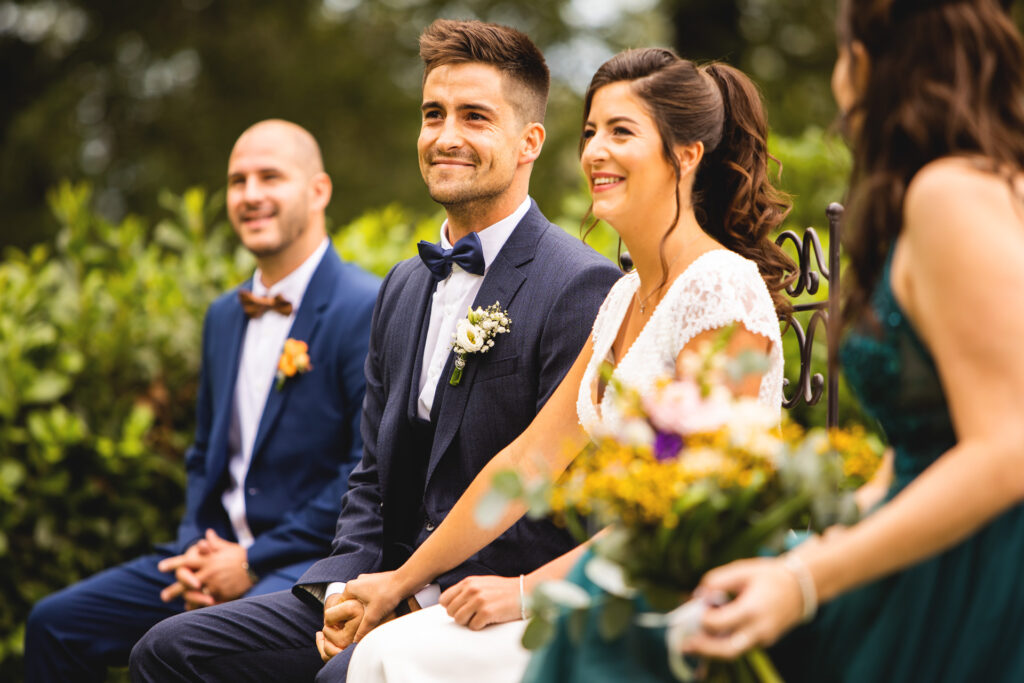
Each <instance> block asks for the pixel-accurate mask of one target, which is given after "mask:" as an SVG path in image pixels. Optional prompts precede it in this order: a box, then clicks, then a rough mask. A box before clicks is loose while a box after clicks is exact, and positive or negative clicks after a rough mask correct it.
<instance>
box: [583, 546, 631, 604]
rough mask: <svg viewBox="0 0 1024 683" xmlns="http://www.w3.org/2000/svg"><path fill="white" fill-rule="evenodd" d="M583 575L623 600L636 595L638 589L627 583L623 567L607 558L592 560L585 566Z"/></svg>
mask: <svg viewBox="0 0 1024 683" xmlns="http://www.w3.org/2000/svg"><path fill="white" fill-rule="evenodd" d="M583 573H584V574H586V576H587V578H588V579H590V580H591V581H593V582H594V583H595V584H596V585H597V586H598V587H599V588H600V589H601V590H603V591H604V592H606V593H610V594H611V595H614V596H618V597H622V598H632V597H633V596H634V595H636V589H635V588H634V587H632V586H630V585H629V583H628V582H627V581H626V573H625V572H624V571H623V569H622V566H621V565H619V564H616V563H615V562H612V561H611V560H609V559H607V558H604V557H601V556H599V555H598V556H594V557H592V558H590V559H589V560H588V561H587V563H586V564H585V565H584V566H583Z"/></svg>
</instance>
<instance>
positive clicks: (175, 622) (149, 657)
mask: <svg viewBox="0 0 1024 683" xmlns="http://www.w3.org/2000/svg"><path fill="white" fill-rule="evenodd" d="M184 616H186V615H184V614H181V615H177V616H176V617H170V618H168V619H164V620H163V621H161V622H159V623H157V624H156V625H154V626H153V627H152V628H151V629H149V630H148V631H146V633H145V635H143V636H142V638H140V639H139V641H138V642H137V643H135V647H133V648H132V652H131V655H129V657H128V667H129V669H130V671H131V673H132V680H149V676H147V675H146V674H147V673H148V672H153V671H154V670H158V669H159V670H166V669H168V668H169V669H172V670H177V669H178V668H179V667H178V666H177V665H176V662H177V661H178V659H179V657H180V654H179V653H180V650H179V648H178V647H177V646H179V645H180V644H181V643H182V641H183V640H184V637H185V636H186V635H187V633H188V631H187V630H185V629H182V628H181V627H180V626H179V622H180V621H181V619H179V618H178V617H184Z"/></svg>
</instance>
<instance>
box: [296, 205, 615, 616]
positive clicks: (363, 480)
mask: <svg viewBox="0 0 1024 683" xmlns="http://www.w3.org/2000/svg"><path fill="white" fill-rule="evenodd" d="M620 276H621V273H620V272H619V270H618V269H617V268H615V267H614V266H613V265H612V264H611V263H610V262H609V261H608V260H607V259H605V258H604V257H602V256H600V255H599V254H597V252H595V251H594V250H593V249H591V248H590V247H588V246H586V245H585V244H583V243H582V242H580V241H579V240H577V239H575V238H573V237H570V236H569V235H567V234H566V233H565V232H564V231H563V230H562V229H561V228H559V227H557V226H555V225H552V224H551V223H549V222H548V221H547V219H545V218H544V216H543V215H542V214H541V213H540V211H539V210H538V209H537V206H536V204H534V205H533V206H532V207H531V208H530V211H529V212H528V213H527V214H526V216H525V217H524V218H523V220H522V221H521V222H520V223H519V225H518V226H517V227H516V229H515V230H514V231H513V232H512V235H511V236H510V237H509V238H508V241H507V242H506V243H505V245H504V247H502V249H501V251H500V252H499V253H498V254H497V256H496V257H495V259H494V261H493V263H491V265H490V268H489V269H488V271H487V275H486V277H485V278H484V281H483V284H482V286H481V288H480V292H479V294H478V295H477V297H476V300H475V302H474V304H473V305H474V306H478V305H479V306H488V305H490V304H493V303H494V302H495V301H497V302H498V303H500V304H501V306H502V307H503V308H505V309H507V310H508V312H509V317H510V318H511V321H512V325H511V331H510V332H508V333H507V334H503V335H501V336H499V337H497V338H496V340H495V346H494V348H493V349H491V350H490V351H489V352H488V353H486V354H478V355H470V356H467V360H466V368H465V371H464V373H463V376H462V381H461V382H460V384H459V385H458V386H454V387H453V386H449V385H448V384H447V381H448V377H449V375H450V373H451V367H452V359H453V357H454V356H450V357H449V359H448V363H447V365H446V367H445V370H444V372H443V373H442V375H441V379H440V380H439V383H440V384H439V388H438V392H437V395H436V398H435V405H434V409H433V415H432V417H433V419H432V422H433V423H434V425H435V434H434V439H433V443H432V445H428V446H429V448H425V447H424V445H423V444H422V443H417V434H418V433H419V432H417V431H416V429H415V426H414V424H413V422H412V420H411V416H414V415H415V414H416V401H417V398H418V385H419V377H420V368H421V367H422V362H423V358H422V356H423V344H424V341H423V339H422V337H421V331H423V332H425V327H426V324H425V317H426V316H427V315H428V309H429V305H430V298H431V294H432V292H433V290H434V282H433V280H432V279H431V275H430V273H429V271H428V270H427V269H426V267H425V266H424V265H423V263H422V262H421V261H420V259H419V258H413V259H410V260H408V261H403V262H402V263H399V264H398V265H397V266H395V267H394V268H393V269H392V270H391V272H390V273H389V274H388V276H387V277H386V278H385V280H384V284H383V285H382V286H381V291H380V295H379V296H378V299H377V305H376V309H375V310H374V317H373V329H372V332H371V335H370V352H369V354H368V356H367V358H366V381H367V391H366V400H365V402H364V408H363V421H362V434H363V442H364V446H363V459H362V461H361V463H360V464H359V466H358V467H357V468H356V469H355V471H354V472H353V473H352V477H351V478H350V480H349V489H348V492H347V493H346V494H345V498H344V500H343V502H342V511H341V516H340V518H339V519H338V527H337V534H336V536H335V538H334V546H333V552H332V555H331V557H329V558H326V559H324V560H321V561H320V562H318V563H316V564H315V565H313V567H311V568H310V570H309V571H307V572H306V574H305V575H304V576H303V577H302V578H301V579H300V580H299V583H298V584H297V585H296V587H295V593H296V595H298V596H299V597H300V598H302V599H304V600H306V601H309V602H310V603H311V604H314V603H315V602H316V599H315V598H314V597H312V594H311V593H310V592H309V591H308V590H306V589H303V588H302V586H303V585H308V584H323V583H328V582H331V581H348V580H350V579H353V578H355V577H356V576H358V575H359V574H360V573H362V572H376V571H381V570H387V569H393V568H395V566H397V565H398V564H400V563H401V562H402V561H404V559H405V557H406V556H407V555H408V553H409V552H410V551H411V550H412V549H413V548H414V547H418V546H419V544H421V543H422V542H423V541H424V540H425V539H426V538H427V536H428V535H429V533H430V532H431V531H432V530H433V529H434V527H435V526H436V525H437V524H439V523H440V522H441V520H443V519H444V517H445V516H446V515H447V514H448V512H449V511H450V510H451V508H452V506H453V505H454V504H455V502H456V500H458V498H459V496H460V495H461V494H462V492H463V491H464V490H465V489H466V487H467V486H468V485H469V483H470V482H471V481H472V480H473V478H474V477H475V476H476V474H477V473H478V472H479V471H480V469H481V468H483V466H484V465H485V464H486V463H487V462H488V461H489V460H490V459H491V457H493V456H494V455H495V454H496V453H497V452H498V451H499V450H501V449H502V448H503V447H504V446H506V445H507V444H508V443H510V442H511V441H513V440H514V439H515V437H516V436H517V435H518V434H519V433H520V432H521V431H522V430H523V429H524V428H525V427H526V426H527V425H529V424H530V422H531V421H532V419H533V417H534V416H535V415H536V413H537V411H538V410H539V409H540V407H541V406H542V405H543V404H544V402H545V401H546V400H547V399H548V398H549V397H550V396H551V393H552V392H553V391H554V389H555V388H556V387H557V386H558V384H559V382H560V381H561V380H562V378H563V377H564V375H565V373H566V372H568V370H569V368H570V366H571V365H572V363H573V361H575V359H576V357H577V355H578V354H579V351H580V349H581V348H582V347H583V343H584V341H585V340H586V339H587V336H588V335H589V333H590V331H591V327H592V325H593V321H594V318H595V316H596V315H597V310H598V308H599V307H600V305H601V302H602V301H603V300H604V297H605V295H606V294H607V292H608V289H609V288H610V287H611V285H612V284H613V283H614V282H615V281H616V280H617V279H618V278H619V277H620ZM427 450H429V458H428V461H427V462H426V463H425V467H426V483H425V486H424V487H423V490H422V494H421V495H419V494H411V493H410V492H409V491H408V490H403V489H408V487H407V486H404V484H406V483H407V482H406V479H407V478H408V477H409V473H410V472H414V471H415V470H416V468H418V467H423V466H424V463H422V462H416V461H414V460H413V459H414V458H417V457H419V458H423V457H425V456H424V455H423V453H424V451H427ZM421 506H422V507H423V509H424V511H425V513H426V520H419V519H417V515H418V513H419V509H420V507H421ZM410 520H415V521H417V522H419V524H418V526H416V527H415V528H413V529H412V530H411V531H410V529H409V522H410ZM574 545H575V542H574V541H573V540H572V539H571V538H570V536H569V535H568V534H567V533H566V532H565V531H564V530H562V529H558V528H556V527H555V526H554V525H553V524H551V523H550V522H549V521H547V520H540V521H534V520H528V519H524V520H522V521H520V522H519V523H517V524H516V525H515V526H513V527H512V528H511V529H509V530H508V531H507V532H505V534H503V535H502V536H501V537H500V538H499V539H497V540H496V541H495V542H494V543H492V544H491V545H489V546H488V547H487V548H485V549H484V550H482V551H481V552H480V553H478V554H477V555H475V556H474V557H473V558H471V559H470V560H469V561H467V562H465V563H463V564H462V565H461V566H460V567H458V568H457V569H455V570H454V571H452V572H450V573H448V574H446V575H444V576H443V577H439V579H438V582H439V583H440V584H441V586H442V588H445V587H447V586H449V585H452V584H454V583H456V582H457V581H458V580H460V579H461V578H463V577H465V576H469V575H472V574H502V575H506V576H511V575H516V574H521V573H526V572H529V571H532V570H533V569H535V568H536V567H538V566H540V565H542V564H544V563H545V562H547V561H549V560H550V559H552V558H553V557H556V556H557V555H560V554H562V553H564V552H566V551H568V550H569V549H570V548H572V547H573V546H574Z"/></svg>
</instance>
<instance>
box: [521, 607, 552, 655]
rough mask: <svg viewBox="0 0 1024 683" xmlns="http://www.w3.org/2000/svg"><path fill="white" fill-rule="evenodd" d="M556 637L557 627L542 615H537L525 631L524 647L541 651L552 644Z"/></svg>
mask: <svg viewBox="0 0 1024 683" xmlns="http://www.w3.org/2000/svg"><path fill="white" fill-rule="evenodd" d="M554 636H555V625H554V624H553V623H552V622H550V621H548V620H547V619H545V618H544V617H543V616H541V615H536V616H534V617H533V618H532V619H530V622H529V623H528V624H527V625H526V629H525V630H524V631H523V640H522V643H523V647H525V648H526V649H527V650H539V649H540V648H542V647H544V646H545V645H547V644H548V643H549V642H551V639H552V638H554Z"/></svg>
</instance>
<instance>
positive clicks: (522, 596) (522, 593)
mask: <svg viewBox="0 0 1024 683" xmlns="http://www.w3.org/2000/svg"><path fill="white" fill-rule="evenodd" d="M525 583H526V579H524V578H523V575H522V574H520V575H519V618H520V619H522V620H523V621H526V588H525V585H524V584H525Z"/></svg>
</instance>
